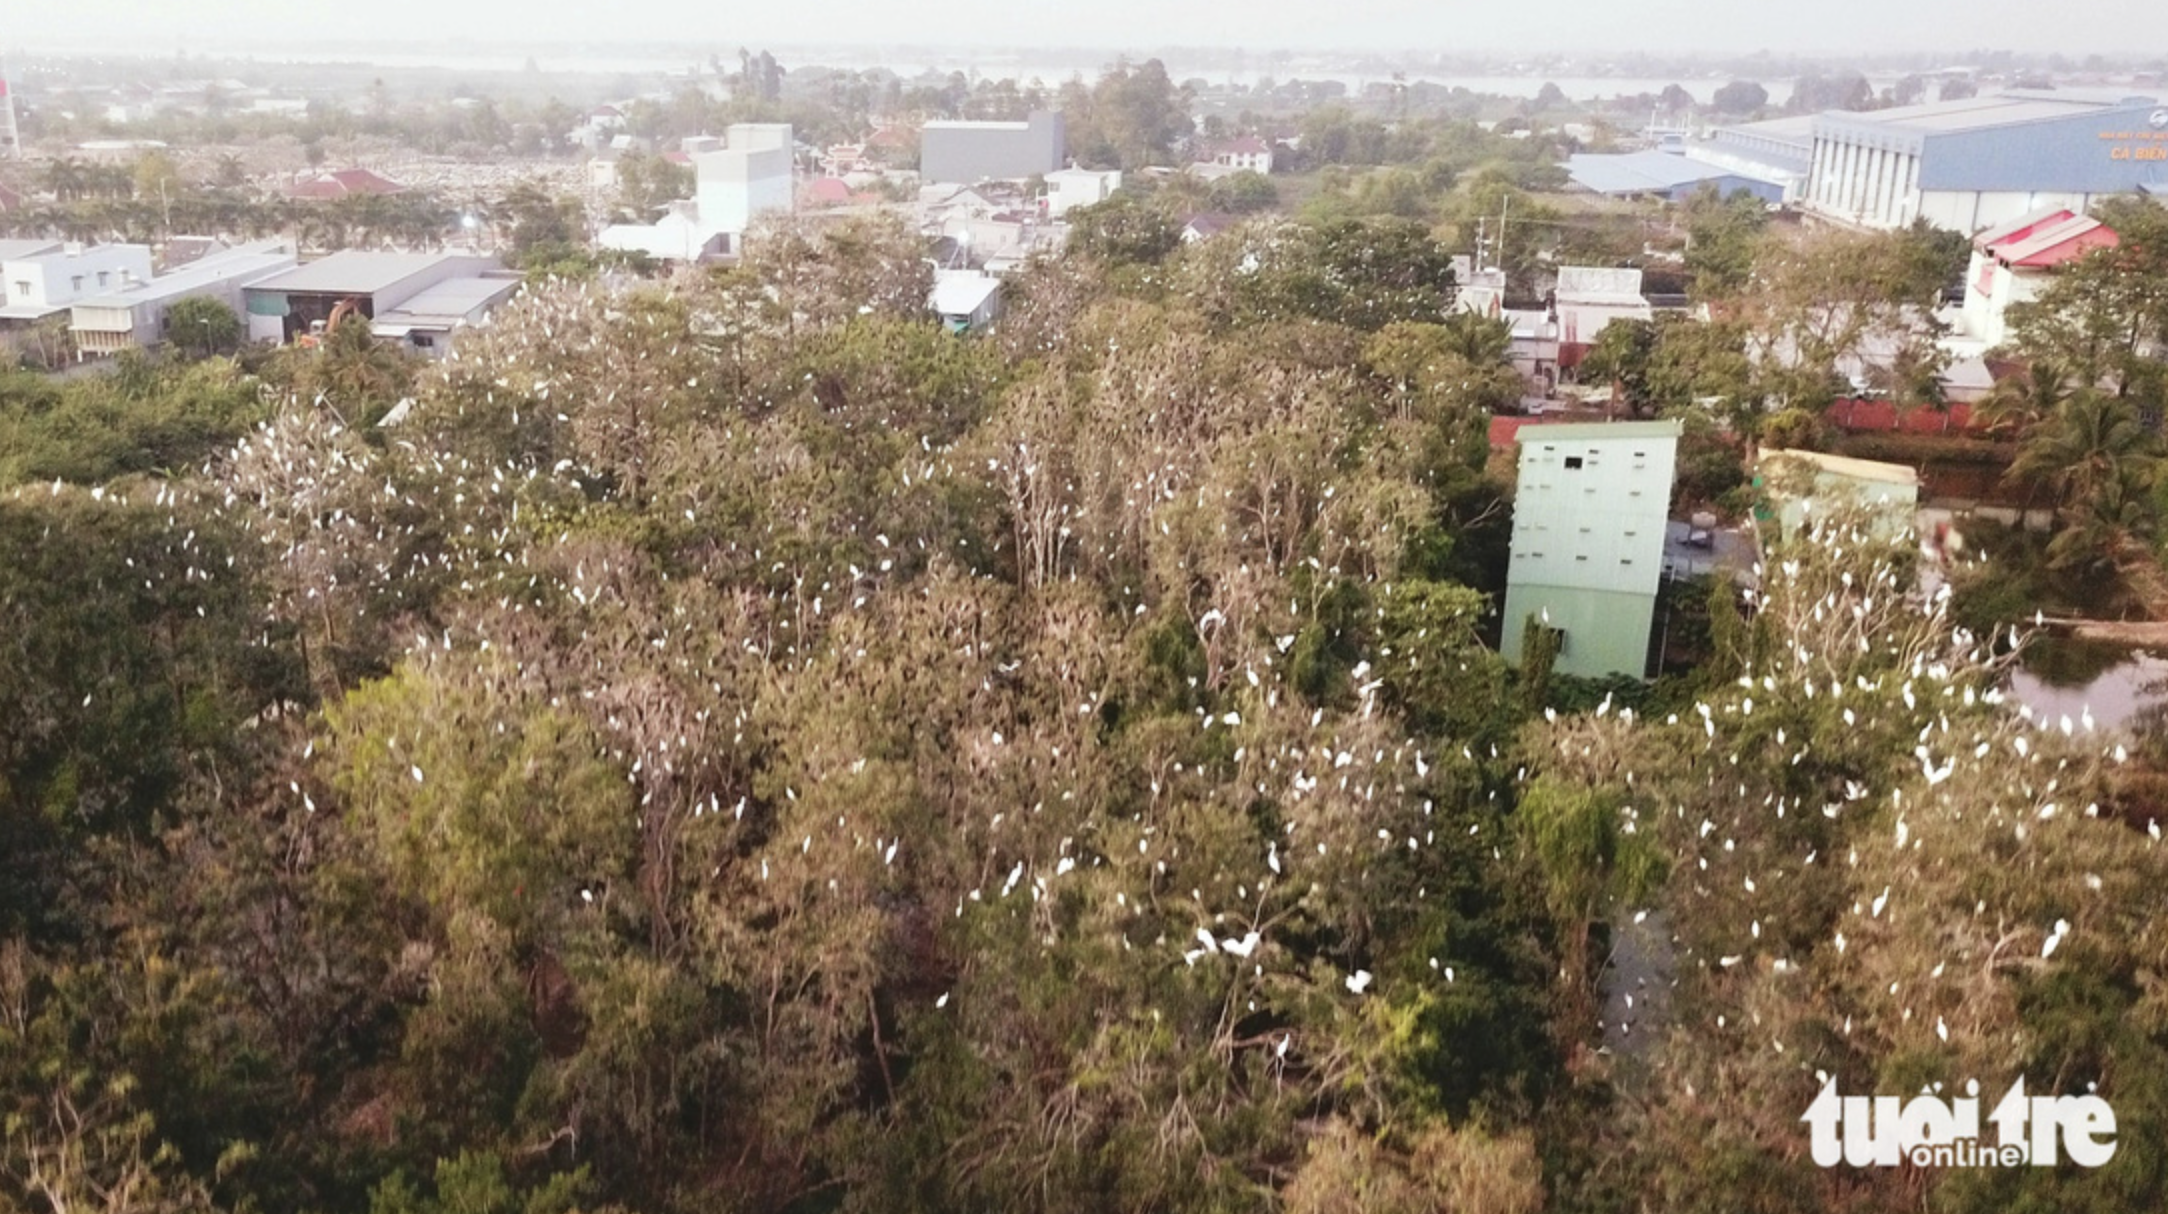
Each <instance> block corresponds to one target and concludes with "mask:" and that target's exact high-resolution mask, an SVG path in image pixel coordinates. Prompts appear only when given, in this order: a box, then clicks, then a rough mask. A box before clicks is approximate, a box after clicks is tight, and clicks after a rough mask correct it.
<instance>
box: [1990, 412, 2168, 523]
mask: <svg viewBox="0 0 2168 1214" xmlns="http://www.w3.org/2000/svg"><path fill="white" fill-rule="evenodd" d="M2157 450H2158V448H2157V443H2156V440H2155V438H2154V436H2153V435H2152V433H2151V432H2149V431H2148V430H2147V429H2146V428H2145V425H2144V423H2143V422H2141V421H2140V420H2139V419H2138V412H2137V410H2135V409H2133V408H2131V406H2130V405H2129V404H2128V403H2127V402H2125V401H2123V400H2120V399H2118V398H2116V397H2112V396H2106V395H2103V394H2101V393H2099V392H2096V391H2094V390H2092V389H2090V388H2081V389H2079V390H2077V391H2076V392H2073V393H2071V394H2070V397H2069V398H2068V399H2067V400H2065V401H2063V402H2062V404H2061V406H2060V407H2059V408H2058V409H2057V410H2056V411H2055V413H2054V415H2053V416H2052V417H2050V418H2048V419H2046V420H2044V421H2042V422H2040V423H2038V424H2036V425H2035V426H2033V428H2032V429H2031V431H2030V432H2028V433H2027V435H2026V437H2025V442H2024V445H2023V446H2022V447H2020V448H2019V449H2018V456H2017V459H2016V460H2014V461H2012V463H2011V464H2010V471H2009V472H2008V474H2007V475H2008V476H2009V478H2010V479H2011V480H2013V481H2016V482H2018V483H2019V484H2025V485H2038V486H2042V487H2045V488H2047V489H2050V490H2052V491H2053V492H2054V493H2055V496H2056V500H2057V501H2058V502H2059V503H2060V504H2061V505H2062V506H2063V507H2064V508H2065V509H2070V510H2076V509H2083V508H2087V507H2089V506H2090V505H2092V504H2095V503H2097V502H2099V501H2101V500H2103V495H2105V494H2109V493H2113V492H2118V491H2120V489H2119V487H2120V486H2121V485H2122V484H2123V483H2124V480H2125V478H2126V477H2135V478H2136V479H2137V481H2138V482H2141V483H2144V484H2147V485H2150V484H2152V483H2153V482H2154V480H2156V479H2157V478H2158V473H2159V466H2160V457H2159V455H2158V454H2157Z"/></svg>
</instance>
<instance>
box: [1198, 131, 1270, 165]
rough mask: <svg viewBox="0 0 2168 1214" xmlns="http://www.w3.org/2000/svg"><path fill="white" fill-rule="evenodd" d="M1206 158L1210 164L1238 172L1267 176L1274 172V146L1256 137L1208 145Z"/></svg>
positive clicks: (1250, 136) (1247, 136) (1251, 136)
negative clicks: (1265, 174)
mask: <svg viewBox="0 0 2168 1214" xmlns="http://www.w3.org/2000/svg"><path fill="white" fill-rule="evenodd" d="M1204 158H1205V160H1206V161H1207V162H1208V163H1211V164H1219V165H1225V166H1227V167H1228V168H1230V169H1235V170H1237V171H1241V170H1247V171H1249V172H1252V173H1267V174H1269V173H1271V172H1272V145H1271V144H1269V143H1266V142H1265V141H1264V140H1262V139H1259V138H1257V137H1256V136H1255V135H1246V136H1244V137H1242V138H1240V139H1228V140H1224V141H1222V142H1220V143H1214V144H1210V145H1207V146H1206V148H1205V155H1204Z"/></svg>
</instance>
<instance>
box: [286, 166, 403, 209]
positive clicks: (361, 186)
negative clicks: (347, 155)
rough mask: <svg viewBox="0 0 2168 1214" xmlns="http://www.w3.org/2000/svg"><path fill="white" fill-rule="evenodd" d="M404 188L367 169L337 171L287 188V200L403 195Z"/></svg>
mask: <svg viewBox="0 0 2168 1214" xmlns="http://www.w3.org/2000/svg"><path fill="white" fill-rule="evenodd" d="M404 193H406V187H405V186H403V185H400V184H399V183H398V182H396V181H393V180H391V179H390V178H388V177H382V176H379V175H377V174H375V173H372V172H370V171H369V170H367V169H339V170H337V171H336V172H331V173H325V174H322V175H321V176H318V177H313V178H311V179H309V180H307V181H302V182H296V183H295V184H294V185H292V186H290V187H288V188H287V191H286V195H287V197H289V198H302V199H315V200H319V201H323V200H329V199H333V198H347V197H351V196H354V195H357V194H404Z"/></svg>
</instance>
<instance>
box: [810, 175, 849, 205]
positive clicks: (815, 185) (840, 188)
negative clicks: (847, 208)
mask: <svg viewBox="0 0 2168 1214" xmlns="http://www.w3.org/2000/svg"><path fill="white" fill-rule="evenodd" d="M805 193H806V197H807V198H808V199H810V200H812V201H814V202H818V203H828V204H836V203H845V202H849V201H850V200H851V186H850V183H849V182H847V181H845V180H843V179H842V178H841V177H816V178H814V179H813V180H811V181H809V182H807V183H806V187H805Z"/></svg>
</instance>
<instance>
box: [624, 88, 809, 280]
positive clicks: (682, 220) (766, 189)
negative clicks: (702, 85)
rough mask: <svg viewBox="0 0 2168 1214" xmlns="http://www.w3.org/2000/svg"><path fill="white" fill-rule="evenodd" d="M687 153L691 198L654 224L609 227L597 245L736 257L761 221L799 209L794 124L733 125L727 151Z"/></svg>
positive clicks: (673, 256) (690, 256)
mask: <svg viewBox="0 0 2168 1214" xmlns="http://www.w3.org/2000/svg"><path fill="white" fill-rule="evenodd" d="M702 146H704V145H702ZM688 155H690V156H691V158H692V164H693V173H694V184H693V197H692V198H690V199H688V200H685V201H683V202H681V203H678V204H675V205H673V206H672V208H671V210H670V213H669V214H666V215H664V216H663V217H662V218H661V219H659V220H657V221H656V222H655V223H652V224H613V225H611V226H610V227H607V228H604V229H603V230H602V232H601V234H600V235H599V236H598V237H597V238H596V243H597V244H598V245H600V246H601V247H603V248H606V249H623V250H626V251H628V252H630V251H637V252H642V253H646V254H648V255H649V256H651V257H657V258H660V259H662V260H665V261H701V260H706V259H709V258H713V257H719V256H735V255H736V254H737V253H738V252H739V251H740V245H741V243H742V242H743V240H744V237H745V232H746V230H747V229H748V228H750V227H751V226H752V223H753V220H754V219H756V218H757V217H759V216H761V215H766V214H771V213H779V214H788V213H790V212H791V211H793V210H795V209H796V208H797V196H796V192H795V190H794V187H793V181H794V177H793V161H792V142H791V129H790V124H789V123H780V122H779V123H749V122H741V123H734V124H732V125H731V126H730V127H729V128H728V129H726V130H725V131H724V146H723V147H722V148H720V149H718V150H709V151H702V152H696V153H688Z"/></svg>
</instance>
